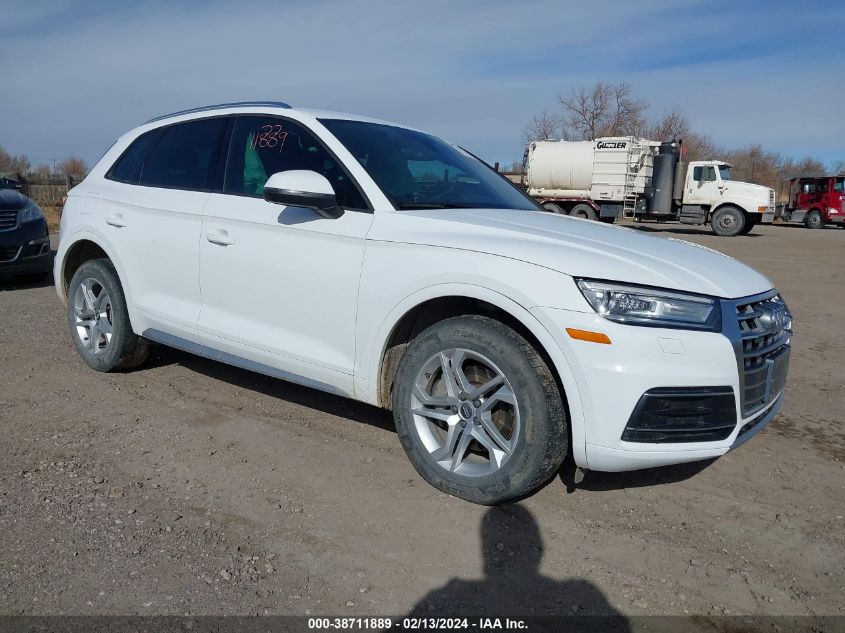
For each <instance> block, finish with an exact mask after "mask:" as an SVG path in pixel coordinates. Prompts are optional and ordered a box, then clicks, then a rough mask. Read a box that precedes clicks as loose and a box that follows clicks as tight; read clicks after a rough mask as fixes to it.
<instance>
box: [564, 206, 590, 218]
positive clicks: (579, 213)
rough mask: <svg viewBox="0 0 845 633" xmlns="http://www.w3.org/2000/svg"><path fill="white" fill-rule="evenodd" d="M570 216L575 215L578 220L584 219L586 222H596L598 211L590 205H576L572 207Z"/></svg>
mask: <svg viewBox="0 0 845 633" xmlns="http://www.w3.org/2000/svg"><path fill="white" fill-rule="evenodd" d="M569 215H573V216H575V217H576V218H584V219H585V220H595V219H596V210H595V209H593V207H591V206H590V205H588V204H576V205H575V206H574V207H572V211H570V212H569Z"/></svg>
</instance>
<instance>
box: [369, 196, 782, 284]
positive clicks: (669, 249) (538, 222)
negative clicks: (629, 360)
mask: <svg viewBox="0 0 845 633" xmlns="http://www.w3.org/2000/svg"><path fill="white" fill-rule="evenodd" d="M376 216H377V217H376V221H375V222H374V223H373V227H372V229H371V231H370V233H369V235H368V236H367V238H368V239H369V240H377V241H386V242H401V243H406V244H421V245H429V246H442V247H446V248H457V249H463V250H469V251H476V252H481V253H488V254H490V255H498V256H502V257H509V258H512V259H518V260H521V261H525V262H529V263H532V264H536V265H538V266H543V267H546V268H550V269H552V270H556V271H559V272H561V273H564V274H566V275H571V276H573V277H592V278H595V279H606V280H612V281H623V282H628V283H632V284H642V285H648V286H658V287H662V288H672V289H675V290H682V291H686V292H697V293H701V294H706V295H711V296H716V297H722V298H739V297H745V296H748V295H753V294H759V293H761V292H766V291H767V290H770V289H771V288H772V287H773V285H772V282H770V281H769V280H768V279H766V277H764V276H763V275H761V274H760V273H758V272H757V271H756V270H754V269H753V268H750V267H749V266H746V265H745V264H743V263H741V262H739V261H737V260H735V259H733V258H732V257H728V256H727V255H723V254H722V253H719V252H717V251H714V250H712V249H709V248H706V247H703V246H698V245H696V244H691V243H689V242H685V241H683V240H679V239H675V238H666V237H662V236H657V235H649V234H648V233H647V232H646V231H647V230H648V229H647V228H646V226H643V230H636V229H632V228H624V227H620V226H613V225H607V224H602V223H600V222H595V221H592V220H581V219H578V218H572V217H569V216H563V215H555V214H553V213H547V212H540V211H516V210H506V209H436V210H421V211H398V212H394V213H377V214H376ZM662 235H665V233H664V234H662Z"/></svg>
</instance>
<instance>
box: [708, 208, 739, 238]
mask: <svg viewBox="0 0 845 633" xmlns="http://www.w3.org/2000/svg"><path fill="white" fill-rule="evenodd" d="M710 228H712V229H713V232H714V233H715V234H716V235H721V236H723V237H730V236H733V235H740V234H741V232H742V229H743V228H745V214H744V213H743V212H742V211H740V210H739V209H737V208H736V207H731V206H725V207H721V208H720V209H719V210H717V211H716V213H714V214H713V216H712V217H711V218H710Z"/></svg>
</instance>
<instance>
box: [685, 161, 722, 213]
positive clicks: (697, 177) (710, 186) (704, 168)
mask: <svg viewBox="0 0 845 633" xmlns="http://www.w3.org/2000/svg"><path fill="white" fill-rule="evenodd" d="M686 193H687V195H686V200H684V204H701V205H712V204H714V202H715V201H716V200H718V199H719V186H718V181H717V180H716V168H715V167H714V166H713V165H695V166H694V167H693V168H692V169H691V170H690V172H689V173H688V175H687V192H686Z"/></svg>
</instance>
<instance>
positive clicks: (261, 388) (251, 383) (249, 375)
mask: <svg viewBox="0 0 845 633" xmlns="http://www.w3.org/2000/svg"><path fill="white" fill-rule="evenodd" d="M177 364H178V365H182V366H183V367H186V368H187V369H189V370H191V371H194V372H197V373H199V374H202V375H204V376H207V377H209V378H211V379H213V380H221V381H224V382H226V383H228V384H230V385H234V386H236V387H240V388H242V389H248V390H249V391H254V392H257V393H260V394H263V395H265V396H269V397H271V398H278V399H279V400H285V401H286V402H292V403H294V404H298V405H301V406H303V407H308V408H310V409H315V410H317V411H321V412H322V413H327V414H329V415H335V416H338V417H342V418H347V419H349V420H353V421H355V422H358V423H360V424H369V425H370V426H374V427H376V428H379V429H382V430H386V431H392V432H394V433H395V432H396V429H395V427H394V425H393V416H392V415H391V413H390V412H389V411H386V410H384V409H380V408H378V407H374V406H372V405H369V404H365V403H363V402H358V401H357V400H352V399H350V398H344V397H343V396H335V395H333V394H330V393H326V392H323V391H319V390H317V389H312V388H310V387H304V386H301V385H297V384H294V383H292V382H287V381H286V380H282V379H280V378H274V377H272V376H265V375H264V374H258V373H256V372H253V371H249V370H247V369H241V368H240V367H235V366H233V365H227V364H225V363H221V362H218V361H215V360H209V359H207V358H203V357H201V356H195V355H194V354H190V353H188V352H183V351H181V350H177V349H175V348H172V347H165V346H163V345H154V346H153V348H152V350H151V353H150V358H149V360H148V361H147V362H146V363H144V365H142V366H141V367H140V368H139V369H137V370H134V371H144V370H146V369H152V368H155V367H164V366H166V365H177Z"/></svg>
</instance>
